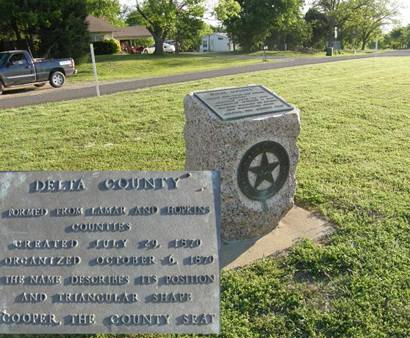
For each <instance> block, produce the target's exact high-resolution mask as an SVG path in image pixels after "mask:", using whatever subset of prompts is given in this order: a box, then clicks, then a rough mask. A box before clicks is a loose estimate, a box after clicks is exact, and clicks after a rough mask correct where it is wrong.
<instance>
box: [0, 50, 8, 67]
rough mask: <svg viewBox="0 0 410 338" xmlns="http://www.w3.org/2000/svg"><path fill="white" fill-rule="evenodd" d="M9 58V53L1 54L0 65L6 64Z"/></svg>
mask: <svg viewBox="0 0 410 338" xmlns="http://www.w3.org/2000/svg"><path fill="white" fill-rule="evenodd" d="M8 56H9V53H0V65H2V64H4V63H5V62H6V60H7V57H8Z"/></svg>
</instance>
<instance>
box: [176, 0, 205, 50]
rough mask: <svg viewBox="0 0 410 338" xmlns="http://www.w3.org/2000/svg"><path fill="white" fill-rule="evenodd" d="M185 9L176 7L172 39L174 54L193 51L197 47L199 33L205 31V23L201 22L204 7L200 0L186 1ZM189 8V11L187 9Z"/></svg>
mask: <svg viewBox="0 0 410 338" xmlns="http://www.w3.org/2000/svg"><path fill="white" fill-rule="evenodd" d="M185 3H186V4H185V6H186V7H181V6H179V7H177V12H176V24H175V34H174V38H175V41H176V52H177V54H178V53H179V52H180V50H181V49H182V50H187V49H190V48H191V49H193V48H195V47H196V46H197V45H198V42H199V40H200V38H201V33H202V31H203V30H205V22H204V21H203V20H202V18H203V16H204V14H205V6H204V3H203V1H202V0H199V1H192V0H191V1H186V2H185ZM181 5H182V4H181ZM187 6H189V9H188V7H187Z"/></svg>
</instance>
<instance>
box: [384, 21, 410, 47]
mask: <svg viewBox="0 0 410 338" xmlns="http://www.w3.org/2000/svg"><path fill="white" fill-rule="evenodd" d="M383 44H384V47H386V48H393V49H404V48H410V25H408V26H407V27H396V28H394V29H393V30H392V31H391V32H390V33H388V34H386V35H385V37H384V41H383Z"/></svg>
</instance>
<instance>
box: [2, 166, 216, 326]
mask: <svg viewBox="0 0 410 338" xmlns="http://www.w3.org/2000/svg"><path fill="white" fill-rule="evenodd" d="M0 213H1V216H0V244H1V245H0V247H1V249H0V333H33V334H35V333H50V334H57V333H98V332H110V333H130V332H138V333H142V332H176V333H218V332H219V256H218V252H219V242H218V240H219V235H218V232H219V222H220V202H219V176H218V174H217V173H215V172H1V173H0Z"/></svg>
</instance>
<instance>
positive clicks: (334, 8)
mask: <svg viewBox="0 0 410 338" xmlns="http://www.w3.org/2000/svg"><path fill="white" fill-rule="evenodd" d="M314 8H315V9H316V10H317V11H319V12H320V13H322V14H323V15H325V16H326V19H327V22H328V29H329V31H328V34H327V36H328V41H329V42H331V41H332V40H333V38H332V37H334V35H333V34H334V29H335V27H337V28H338V32H339V34H338V39H339V40H340V41H341V42H342V48H343V42H344V41H345V40H347V41H350V42H351V43H354V41H355V40H359V41H360V42H361V47H362V48H365V47H366V45H367V43H368V41H369V40H370V39H371V38H372V37H375V36H377V35H378V34H380V29H381V27H382V26H383V25H385V24H387V23H388V22H391V21H392V19H393V17H394V16H395V15H396V14H397V0H316V1H315V2H314Z"/></svg>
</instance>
